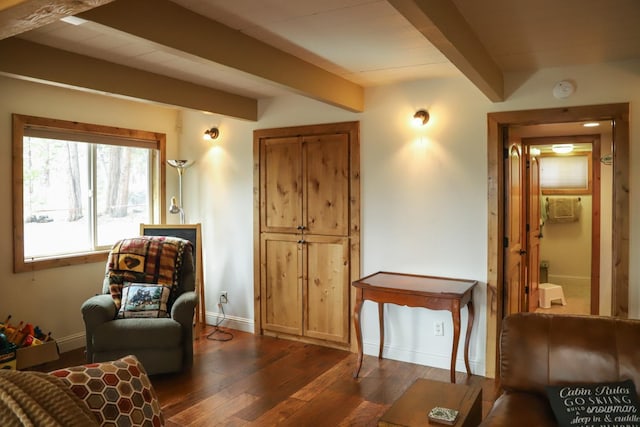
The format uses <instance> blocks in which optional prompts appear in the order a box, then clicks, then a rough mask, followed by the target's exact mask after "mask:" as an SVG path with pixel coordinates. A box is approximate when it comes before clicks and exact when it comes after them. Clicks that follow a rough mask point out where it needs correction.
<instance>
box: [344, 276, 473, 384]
mask: <svg viewBox="0 0 640 427" xmlns="http://www.w3.org/2000/svg"><path fill="white" fill-rule="evenodd" d="M477 283H478V282H477V281H475V280H464V279H451V278H446V277H433V276H420V275H415V274H402V273H389V272H385V271H380V272H378V273H374V274H372V275H370V276H367V277H363V278H362V279H358V280H356V281H355V282H353V283H352V285H353V286H354V287H355V288H356V304H355V307H354V311H353V320H354V323H355V330H356V339H357V341H358V361H357V363H356V369H355V372H354V373H353V377H354V378H358V374H359V373H360V368H361V367H362V354H363V349H362V330H361V329H360V328H361V326H360V312H361V311H362V303H363V302H364V301H365V300H370V301H374V302H377V303H378V320H379V322H380V351H379V353H378V358H380V359H381V358H382V348H383V346H384V304H385V303H389V304H397V305H406V306H409V307H424V308H428V309H431V310H449V311H450V312H451V316H452V318H453V346H452V347H453V348H452V349H451V382H452V383H455V382H456V370H455V367H456V354H457V353H458V343H459V341H460V309H461V308H462V307H464V306H465V305H466V306H467V309H468V310H469V316H468V319H467V333H466V341H465V344H464V364H465V367H466V368H467V374H468V375H471V369H470V368H469V338H470V337H471V330H472V329H473V316H474V310H473V302H472V298H471V297H472V291H473V288H474V287H475V286H476V284H477Z"/></svg>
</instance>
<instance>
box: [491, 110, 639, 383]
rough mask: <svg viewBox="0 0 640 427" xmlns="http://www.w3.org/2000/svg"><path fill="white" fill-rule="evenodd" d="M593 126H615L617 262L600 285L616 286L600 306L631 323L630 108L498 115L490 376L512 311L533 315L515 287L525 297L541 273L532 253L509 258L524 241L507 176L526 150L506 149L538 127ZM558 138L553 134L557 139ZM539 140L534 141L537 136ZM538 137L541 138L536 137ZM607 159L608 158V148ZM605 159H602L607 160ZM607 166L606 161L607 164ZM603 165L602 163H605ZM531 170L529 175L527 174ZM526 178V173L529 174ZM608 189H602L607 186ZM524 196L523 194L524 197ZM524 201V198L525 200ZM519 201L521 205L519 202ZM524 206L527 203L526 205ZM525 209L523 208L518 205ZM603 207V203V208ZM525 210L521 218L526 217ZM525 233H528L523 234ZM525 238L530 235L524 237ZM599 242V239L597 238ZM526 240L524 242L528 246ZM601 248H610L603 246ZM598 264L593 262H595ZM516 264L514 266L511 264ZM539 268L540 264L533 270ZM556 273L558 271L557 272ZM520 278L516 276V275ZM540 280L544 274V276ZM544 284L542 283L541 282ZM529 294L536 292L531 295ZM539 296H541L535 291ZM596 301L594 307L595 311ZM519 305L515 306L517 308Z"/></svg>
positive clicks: (521, 250) (494, 125)
mask: <svg viewBox="0 0 640 427" xmlns="http://www.w3.org/2000/svg"><path fill="white" fill-rule="evenodd" d="M587 121H598V122H609V123H610V126H611V133H612V137H611V144H612V150H611V153H612V164H611V166H609V167H610V169H611V181H610V183H609V187H610V189H611V203H610V205H609V206H610V209H611V215H610V224H609V225H607V227H608V229H609V230H610V235H609V236H608V241H607V242H606V247H610V248H611V258H610V261H609V265H605V263H603V262H602V260H600V275H599V277H600V278H599V284H600V292H599V295H600V296H602V295H603V294H604V293H605V290H604V289H603V286H602V285H603V280H602V279H603V278H606V279H607V280H608V281H609V283H610V290H609V292H608V295H607V298H609V301H610V303H607V301H606V300H604V298H600V301H599V306H600V307H604V306H607V307H606V308H607V309H608V310H609V313H606V312H604V311H603V310H600V314H610V315H612V316H616V317H627V316H628V307H629V279H628V275H629V191H628V189H629V104H628V103H620V104H602V105H590V106H577V107H560V108H550V109H539V110H523V111H509V112H496V113H489V114H488V115H487V124H488V138H487V155H488V235H487V238H488V257H487V258H488V259H487V347H486V372H487V375H488V376H493V375H495V372H496V367H497V365H496V364H497V360H498V359H497V355H498V351H497V349H498V348H497V345H498V336H499V331H500V329H501V327H502V318H503V317H504V316H505V315H506V314H507V313H509V311H510V310H511V311H514V310H521V311H527V310H528V308H525V307H524V303H523V302H522V301H523V299H522V298H521V295H519V296H517V298H518V301H520V302H519V304H520V306H519V307H520V308H518V306H516V305H515V303H513V300H512V299H510V295H511V296H513V295H514V293H513V292H511V293H510V292H509V286H515V283H516V282H517V283H520V284H521V287H520V288H518V289H521V291H522V293H525V292H526V289H525V286H526V284H527V282H526V280H524V278H525V277H526V274H527V272H531V273H532V274H535V271H536V270H537V269H529V270H526V268H525V265H526V264H525V262H529V261H525V257H528V256H530V254H529V253H527V252H526V247H522V246H521V247H518V246H517V244H514V245H512V246H513V247H512V248H511V249H513V252H511V253H512V255H513V256H512V257H511V258H510V257H509V256H508V255H507V254H508V253H509V252H508V250H507V249H506V248H505V245H510V244H512V243H517V242H518V239H515V240H514V239H509V237H510V235H509V233H511V232H514V231H516V230H509V229H508V228H507V226H508V225H509V224H512V223H511V222H509V219H508V217H509V210H508V206H507V192H508V191H509V188H511V187H510V186H509V184H508V182H507V179H506V176H507V175H506V174H505V170H506V169H508V168H509V167H511V165H515V164H516V163H518V162H517V161H515V160H510V159H512V157H511V154H514V157H515V155H523V153H524V152H523V151H522V149H523V147H525V146H526V144H525V145H522V144H521V145H520V147H519V149H516V150H514V151H513V152H509V151H508V150H507V151H506V152H505V150H504V147H505V146H508V142H509V138H510V134H511V133H513V131H514V130H515V129H517V128H518V127H524V126H536V125H558V126H560V125H563V124H568V123H584V122H587ZM554 135H558V133H554V134H548V135H546V136H554ZM532 137H533V136H532ZM536 137H537V136H536ZM602 151H603V153H602V155H606V154H607V152H606V151H604V147H602ZM602 155H601V157H602ZM604 160H606V159H604ZM601 164H602V163H601ZM525 170H526V169H525ZM523 174H524V172H523ZM521 177H522V179H521V181H520V184H521V185H525V182H526V181H525V180H524V176H523V175H521ZM601 185H602V183H601ZM518 194H520V193H518ZM521 199H524V196H523V197H521ZM514 200H518V198H515V199H514ZM520 201H521V200H520ZM515 205H517V206H521V204H520V203H519V202H517V203H515ZM601 205H602V203H601ZM524 212H525V211H524V210H521V211H520V212H519V213H520V215H524ZM523 230H524V229H523ZM603 230H605V227H604V226H603V227H601V233H600V234H601V235H600V236H598V240H599V241H604V236H603V235H602V234H603ZM522 234H523V235H524V231H523V232H522ZM593 238H594V239H596V237H595V236H593ZM543 239H544V237H543ZM523 242H524V238H523V239H521V240H520V242H519V243H520V244H523ZM601 247H605V246H603V245H601ZM592 258H593V257H592ZM511 261H514V262H511ZM532 265H536V264H532ZM551 269H553V266H551ZM514 274H515V275H514ZM538 274H539V270H538ZM538 282H539V278H538ZM529 291H532V290H531V289H530V290H529ZM534 291H535V290H534ZM592 303H593V301H590V305H591V304H592ZM512 304H513V305H512Z"/></svg>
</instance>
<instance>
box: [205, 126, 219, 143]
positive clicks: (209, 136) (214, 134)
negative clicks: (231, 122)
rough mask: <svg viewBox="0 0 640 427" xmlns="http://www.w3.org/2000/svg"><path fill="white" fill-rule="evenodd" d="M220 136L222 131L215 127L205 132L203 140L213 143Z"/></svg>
mask: <svg viewBox="0 0 640 427" xmlns="http://www.w3.org/2000/svg"><path fill="white" fill-rule="evenodd" d="M218 136H220V130H218V128H216V127H213V128H211V129H207V130H205V131H204V136H203V138H204V139H206V140H207V141H211V140H213V139H216V138H218Z"/></svg>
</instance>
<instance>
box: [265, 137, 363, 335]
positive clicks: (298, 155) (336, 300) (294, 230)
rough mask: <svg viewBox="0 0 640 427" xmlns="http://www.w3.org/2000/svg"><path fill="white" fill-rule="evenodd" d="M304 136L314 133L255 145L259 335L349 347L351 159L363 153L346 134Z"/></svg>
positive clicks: (354, 225) (356, 241)
mask: <svg viewBox="0 0 640 427" xmlns="http://www.w3.org/2000/svg"><path fill="white" fill-rule="evenodd" d="M286 129H288V128H286ZM304 130H308V131H310V132H309V133H307V134H304V132H302V133H301V132H298V133H296V134H294V135H287V132H282V133H283V135H278V132H275V134H272V135H270V136H263V137H257V138H254V139H256V144H257V145H258V146H257V147H255V148H256V150H257V152H258V154H259V162H258V164H257V166H258V169H259V182H258V188H259V198H258V203H257V204H258V206H259V213H258V215H259V229H260V232H259V250H258V254H257V257H258V258H259V260H260V266H259V272H256V274H257V275H258V276H259V277H257V279H259V283H260V288H259V296H260V297H259V300H260V301H259V303H260V304H259V307H258V309H257V310H256V311H258V310H259V312H260V317H259V322H257V323H259V324H260V328H256V329H257V330H258V329H259V332H260V333H267V334H275V335H279V336H283V335H284V336H290V337H291V338H295V339H305V340H310V341H312V342H318V343H323V342H324V343H333V344H337V345H342V346H344V345H348V344H349V343H350V339H349V337H350V333H349V332H350V319H351V318H350V312H351V310H350V308H351V306H350V301H351V298H350V288H351V286H350V285H351V281H352V280H353V273H354V271H353V268H354V266H353V262H352V258H353V257H354V255H353V254H354V252H355V253H357V249H358V248H359V233H352V231H353V229H354V227H355V230H356V231H358V232H359V226H358V224H357V223H359V218H358V221H355V222H356V224H353V225H352V222H354V221H352V219H353V214H354V212H352V210H353V209H352V208H353V206H352V197H351V196H352V194H356V195H358V194H359V189H358V190H357V191H354V190H353V187H354V185H358V184H357V183H358V182H359V180H358V178H359V176H358V175H359V173H358V174H357V175H356V176H355V178H356V179H355V180H354V176H353V175H352V165H353V159H352V156H353V154H352V151H353V147H354V146H355V147H358V146H359V145H358V144H353V141H352V139H353V135H352V134H350V133H349V132H344V131H342V132H335V131H328V132H322V129H321V126H320V127H315V126H314V127H309V128H308V129H304ZM330 130H331V129H330ZM275 131H278V130H275ZM280 131H282V130H280ZM319 131H320V132H319ZM259 132H260V131H256V133H259ZM358 204H359V201H358ZM356 212H359V208H358V209H356ZM352 234H357V236H356V237H357V239H356V240H355V241H353V240H352V237H353V236H352ZM354 243H356V245H355V246H354ZM357 257H358V260H357V262H356V263H355V264H356V266H355V267H356V270H358V271H357V274H359V253H357ZM356 278H357V276H356ZM256 320H258V316H256Z"/></svg>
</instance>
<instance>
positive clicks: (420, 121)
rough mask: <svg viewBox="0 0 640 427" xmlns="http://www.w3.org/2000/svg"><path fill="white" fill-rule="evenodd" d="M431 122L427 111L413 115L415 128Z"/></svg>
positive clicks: (419, 111)
mask: <svg viewBox="0 0 640 427" xmlns="http://www.w3.org/2000/svg"><path fill="white" fill-rule="evenodd" d="M428 121H429V113H427V111H426V110H418V111H416V113H415V114H414V115H413V124H414V125H415V126H424V125H426V124H427V122H428Z"/></svg>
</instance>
